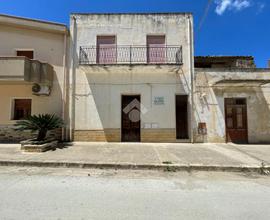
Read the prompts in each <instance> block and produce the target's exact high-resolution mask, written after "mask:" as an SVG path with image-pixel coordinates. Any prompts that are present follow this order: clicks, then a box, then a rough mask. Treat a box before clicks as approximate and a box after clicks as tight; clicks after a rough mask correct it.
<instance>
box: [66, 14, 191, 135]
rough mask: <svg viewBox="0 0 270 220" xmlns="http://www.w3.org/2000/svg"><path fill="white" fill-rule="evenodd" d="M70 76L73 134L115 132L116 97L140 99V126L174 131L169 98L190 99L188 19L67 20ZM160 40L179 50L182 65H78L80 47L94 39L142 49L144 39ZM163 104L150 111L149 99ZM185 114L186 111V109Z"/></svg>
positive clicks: (89, 17) (118, 119) (186, 16)
mask: <svg viewBox="0 0 270 220" xmlns="http://www.w3.org/2000/svg"><path fill="white" fill-rule="evenodd" d="M71 33H72V41H73V47H74V51H72V52H74V53H73V58H74V59H73V61H74V71H73V72H72V71H71V72H72V73H73V75H72V77H71V80H70V81H71V82H72V81H73V83H72V85H71V86H74V87H75V88H74V90H73V91H74V94H72V93H71V100H73V101H74V102H73V104H72V106H73V107H74V109H75V113H74V117H75V121H74V125H73V128H74V129H75V130H102V129H105V128H120V127H121V95H122V94H140V95H141V102H142V105H144V106H145V107H146V108H147V110H148V112H147V113H146V114H144V115H142V123H141V124H142V127H144V126H145V124H153V123H154V124H157V125H158V127H159V128H175V95H176V94H190V90H191V68H192V65H193V64H192V60H191V58H192V56H193V54H192V48H191V45H193V41H192V39H193V38H192V34H193V21H192V16H191V15H190V14H115V15H112V14H110V15H102V14H101V15H98V14H86V15H80V14H75V15H71ZM153 34H157V35H161V34H165V35H166V44H167V45H179V46H180V45H181V46H182V47H183V65H131V66H129V65H107V66H99V65H95V66H87V65H79V63H78V57H79V48H80V46H93V45H96V38H97V36H98V35H116V36H117V44H118V45H142V46H143V45H146V37H147V35H153ZM158 96H160V97H164V100H165V104H164V105H161V106H155V105H154V104H153V100H154V97H158ZM189 108H190V107H189ZM71 115H72V114H71Z"/></svg>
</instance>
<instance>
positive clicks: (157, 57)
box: [147, 36, 166, 63]
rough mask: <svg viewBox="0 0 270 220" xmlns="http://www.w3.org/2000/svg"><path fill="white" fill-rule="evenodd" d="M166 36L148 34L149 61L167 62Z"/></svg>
mask: <svg viewBox="0 0 270 220" xmlns="http://www.w3.org/2000/svg"><path fill="white" fill-rule="evenodd" d="M165 58H166V48H165V36H147V61H148V63H165V60H166V59H165Z"/></svg>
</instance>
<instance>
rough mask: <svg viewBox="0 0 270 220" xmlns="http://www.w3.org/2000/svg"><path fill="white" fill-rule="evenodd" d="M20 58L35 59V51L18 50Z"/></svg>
mask: <svg viewBox="0 0 270 220" xmlns="http://www.w3.org/2000/svg"><path fill="white" fill-rule="evenodd" d="M17 56H18V57H27V58H29V59H31V60H32V59H34V51H33V50H17Z"/></svg>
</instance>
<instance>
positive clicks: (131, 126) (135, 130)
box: [121, 95, 141, 142]
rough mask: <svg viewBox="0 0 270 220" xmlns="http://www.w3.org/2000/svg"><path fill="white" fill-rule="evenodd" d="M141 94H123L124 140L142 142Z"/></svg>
mask: <svg viewBox="0 0 270 220" xmlns="http://www.w3.org/2000/svg"><path fill="white" fill-rule="evenodd" d="M140 103H141V97H140V96H139V95H123V96H122V108H121V111H122V131H121V133H122V141H123V142H140V141H141V113H140V107H141V106H140V105H141V104H140Z"/></svg>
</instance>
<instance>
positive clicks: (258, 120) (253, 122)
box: [194, 69, 270, 143]
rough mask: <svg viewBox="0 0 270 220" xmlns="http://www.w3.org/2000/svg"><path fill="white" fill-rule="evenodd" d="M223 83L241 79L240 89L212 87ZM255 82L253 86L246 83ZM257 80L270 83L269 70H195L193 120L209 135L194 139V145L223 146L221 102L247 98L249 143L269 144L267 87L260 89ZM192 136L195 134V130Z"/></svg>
mask: <svg viewBox="0 0 270 220" xmlns="http://www.w3.org/2000/svg"><path fill="white" fill-rule="evenodd" d="M224 79H231V80H236V79H244V80H246V81H247V83H243V85H239V86H236V87H235V86H233V84H232V85H231V86H230V85H229V84H228V85H226V86H225V85H223V86H220V87H214V84H215V82H218V81H219V80H224ZM248 80H254V83H251V82H248ZM256 80H270V70H269V69H246V70H245V69H242V70H240V69H238V70H228V69H204V70H203V69H197V70H196V90H195V95H194V99H195V119H196V124H198V122H206V124H207V129H208V134H207V135H206V136H205V137H202V136H200V135H197V137H196V140H197V141H204V142H225V141H226V130H225V114H224V98H246V99H247V119H248V121H247V122H248V140H249V143H269V142H270V107H269V106H270V105H269V104H270V85H269V84H265V85H263V86H260V85H259V84H258V83H256V82H255V81H256ZM194 133H197V131H196V130H194Z"/></svg>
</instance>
